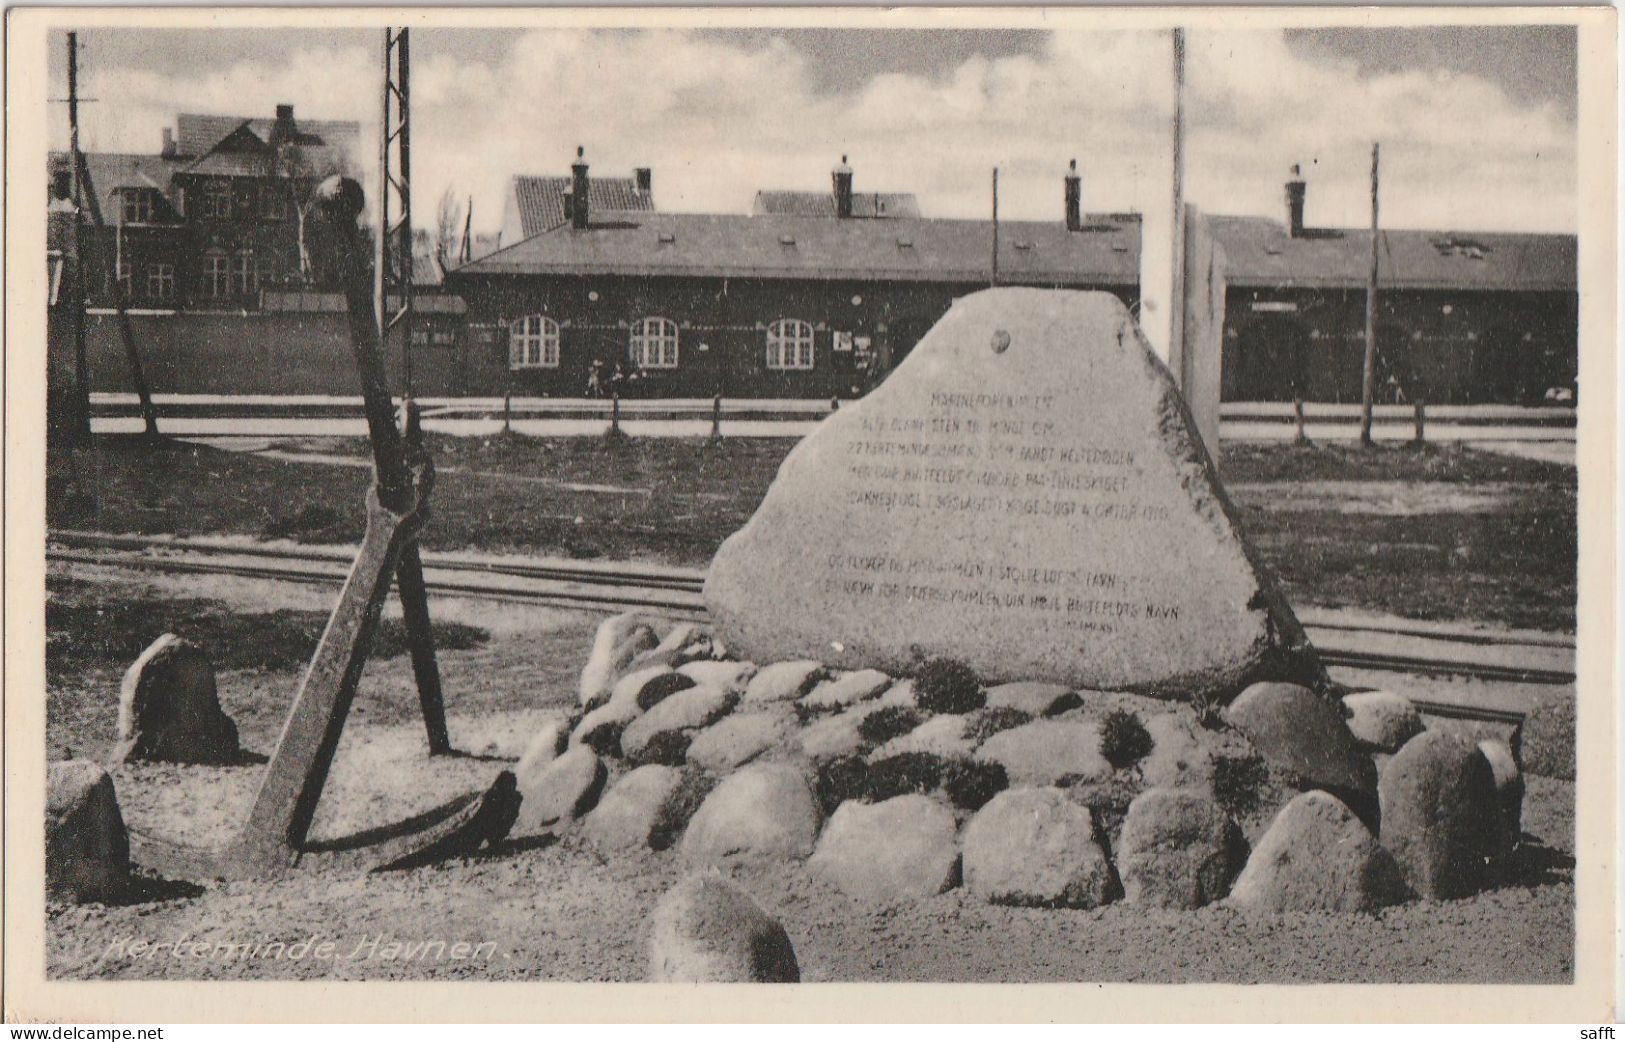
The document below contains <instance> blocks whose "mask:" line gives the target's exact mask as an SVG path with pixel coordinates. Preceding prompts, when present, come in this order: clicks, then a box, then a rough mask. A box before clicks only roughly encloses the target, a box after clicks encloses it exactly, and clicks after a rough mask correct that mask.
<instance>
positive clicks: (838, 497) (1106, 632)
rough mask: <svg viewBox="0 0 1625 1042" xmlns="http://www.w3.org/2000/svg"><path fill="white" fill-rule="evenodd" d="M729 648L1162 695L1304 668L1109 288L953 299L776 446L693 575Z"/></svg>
mask: <svg viewBox="0 0 1625 1042" xmlns="http://www.w3.org/2000/svg"><path fill="white" fill-rule="evenodd" d="M706 604H707V607H708V609H709V611H710V614H711V617H712V619H713V620H714V621H715V623H716V625H717V632H718V633H719V634H720V635H721V637H722V638H723V640H724V641H725V642H726V643H727V645H728V646H729V647H730V648H731V649H733V650H734V651H735V652H736V653H737V654H739V655H740V656H741V657H743V658H749V659H752V660H754V661H757V662H773V661H779V660H782V659H789V658H803V659H816V660H818V661H821V662H824V663H827V664H829V665H832V666H836V667H839V668H843V669H879V670H883V671H886V672H888V673H892V674H894V675H896V674H907V673H909V672H912V670H913V669H914V668H915V667H917V666H918V664H919V662H920V661H922V660H923V659H926V658H931V657H934V656H947V657H951V658H954V659H958V660H960V661H962V662H964V663H966V664H967V665H969V666H970V667H971V668H972V669H973V670H975V671H976V673H977V675H978V676H980V677H981V678H982V679H983V680H984V681H986V682H989V683H997V682H1001V681H1016V680H1043V681H1050V682H1054V683H1059V684H1066V685H1073V686H1082V687H1092V688H1100V689H1108V690H1126V691H1134V692H1140V693H1147V694H1156V695H1163V696H1167V697H1184V696H1188V695H1190V694H1192V693H1213V692H1224V693H1233V692H1234V691H1236V690H1239V689H1240V687H1242V686H1244V685H1245V684H1246V683H1248V682H1250V681H1254V680H1258V679H1262V678H1266V677H1268V678H1277V679H1286V678H1295V679H1297V680H1300V681H1302V682H1306V683H1310V684H1313V685H1317V686H1318V685H1319V684H1320V682H1321V681H1322V680H1323V678H1324V674H1323V672H1322V671H1321V669H1320V667H1319V665H1318V663H1317V662H1316V660H1315V658H1314V654H1313V650H1312V649H1311V648H1310V647H1309V645H1308V643H1307V640H1306V638H1305V637H1304V636H1303V631H1302V628H1301V627H1300V626H1299V625H1298V623H1297V620H1296V619H1295V618H1294V617H1293V615H1292V613H1291V610H1290V609H1289V608H1288V607H1287V606H1286V604H1285V603H1284V601H1282V600H1281V598H1280V597H1279V596H1278V594H1277V593H1276V591H1275V589H1274V587H1273V584H1272V583H1271V581H1270V580H1269V578H1268V577H1267V575H1266V574H1265V573H1264V572H1263V571H1262V570H1261V569H1260V568H1259V567H1257V566H1256V565H1255V564H1254V560H1253V555H1252V552H1251V550H1250V549H1249V547H1248V545H1247V544H1246V542H1245V540H1244V539H1243V538H1242V535H1241V532H1240V530H1239V528H1238V526H1237V523H1236V520H1235V516H1234V512H1233V509H1232V507H1231V506H1230V503H1229V502H1228V500H1227V499H1226V497H1225V495H1224V493H1223V491H1222V489H1221V488H1220V485H1219V481H1218V477H1217V474H1216V473H1215V471H1214V469H1213V464H1212V461H1211V460H1210V458H1209V456H1208V453H1207V451H1206V449H1205V448H1204V447H1203V445H1202V442H1201V440H1200V438H1199V437H1198V436H1197V435H1196V434H1195V433H1194V428H1193V425H1192V423H1191V421H1190V417H1189V413H1188V412H1187V410H1186V408H1185V405H1184V402H1183V400H1182V399H1181V398H1180V395H1179V392H1178V391H1177V390H1176V388H1175V386H1174V384H1173V381H1172V379H1171V377H1170V376H1169V374H1168V372H1167V369H1166V368H1165V367H1164V366H1163V365H1162V363H1161V362H1160V361H1159V360H1158V359H1157V357H1156V356H1155V355H1154V354H1153V353H1152V351H1151V349H1150V347H1149V346H1148V345H1147V344H1146V342H1145V340H1144V338H1143V337H1142V336H1141V334H1140V331H1139V329H1138V328H1137V327H1136V326H1135V324H1134V321H1133V319H1132V318H1131V317H1130V315H1129V313H1128V311H1127V310H1126V309H1125V308H1124V307H1123V305H1122V303H1121V302H1120V301H1119V300H1117V298H1115V297H1113V296H1111V295H1109V294H1105V293H1084V292H1076V291H1061V290H1039V289H1025V288H1000V289H991V290H985V291H982V292H979V293H974V294H971V295H970V296H967V297H964V298H961V299H960V300H959V301H958V302H957V303H955V304H954V306H953V307H952V308H951V309H950V310H949V312H948V314H947V315H946V316H944V318H943V319H942V320H941V321H940V322H939V323H938V324H937V325H936V326H935V327H934V328H933V329H932V330H931V332H930V333H929V334H928V335H927V336H926V337H925V339H924V340H922V341H921V342H920V344H919V345H918V346H917V347H916V348H915V349H914V350H913V352H912V353H910V354H909V356H908V357H907V359H905V360H904V361H903V362H902V363H901V364H900V365H899V366H898V367H897V369H896V370H895V371H894V372H893V373H892V375H891V377H890V378H889V379H887V381H886V382H885V383H884V384H883V385H882V386H880V387H879V388H877V389H876V390H874V391H873V392H871V393H870V394H869V395H868V396H867V397H865V398H864V399H862V400H861V401H859V402H857V403H855V404H854V405H852V406H851V407H849V408H843V409H842V410H840V411H839V412H838V413H836V414H834V415H833V416H831V417H830V418H829V419H828V420H826V421H825V422H824V423H823V424H821V425H820V426H819V427H818V429H817V430H816V431H815V432H814V433H813V434H811V435H810V436H809V437H807V438H806V439H805V440H804V441H802V442H801V444H800V445H798V446H797V447H796V449H795V450H794V451H793V452H792V453H791V454H790V455H789V457H788V458H787V459H786V460H785V462H784V464H783V466H782V467H781V468H780V469H779V473H778V476H777V479H776V480H775V481H774V483H773V486H772V487H771V488H770V489H769V490H768V494H767V496H766V498H765V499H764V500H763V503H762V505H761V507H760V508H759V509H758V510H757V512H756V514H755V516H754V517H753V518H752V519H751V521H750V522H749V523H748V524H747V525H746V526H745V527H744V528H743V529H741V530H740V531H739V532H737V533H735V534H734V535H733V536H731V537H730V538H729V539H728V540H727V542H725V543H724V544H723V546H722V548H721V549H720V550H719V551H718V553H717V556H716V559H715V561H714V562H713V563H712V565H711V570H710V574H709V576H708V578H707V582H706Z"/></svg>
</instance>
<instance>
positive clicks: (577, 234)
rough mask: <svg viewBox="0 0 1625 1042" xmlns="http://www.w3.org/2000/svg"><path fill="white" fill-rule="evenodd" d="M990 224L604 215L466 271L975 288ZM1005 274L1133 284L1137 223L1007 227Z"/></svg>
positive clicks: (985, 265) (984, 265) (1003, 232)
mask: <svg viewBox="0 0 1625 1042" xmlns="http://www.w3.org/2000/svg"><path fill="white" fill-rule="evenodd" d="M991 235H992V228H991V225H990V223H989V222H987V221H959V220H933V219H927V218H899V219H897V220H889V221H883V222H882V221H854V220H829V221H812V220H808V219H806V218H804V217H782V216H744V215H732V214H678V213H658V212H653V213H651V212H635V213H628V212H622V213H605V212H599V213H598V215H597V216H596V217H595V218H594V220H593V222H592V226H591V227H589V228H585V229H581V230H576V229H574V228H570V227H568V226H563V227H559V228H556V229H554V230H553V231H550V232H544V233H542V234H540V235H536V236H532V237H531V238H529V239H526V240H525V241H523V242H520V243H517V244H515V245H513V246H509V247H507V248H506V249H502V250H499V251H497V252H496V253H493V254H491V255H490V256H488V257H484V258H482V259H480V260H476V261H473V262H472V263H470V264H466V265H464V266H462V267H461V268H458V269H457V270H456V272H455V273H454V275H453V277H456V276H459V275H466V274H479V275H500V274H520V275H525V274H536V275H540V274H558V275H592V274H613V275H630V276H650V275H690V276H709V277H724V276H726V277H735V278H813V279H847V278H852V279H887V280H914V281H920V280H929V281H941V282H977V281H981V280H985V279H987V278H988V275H989V261H990V256H989V251H990V246H991ZM999 241H1000V249H999V273H1000V277H1001V278H1002V279H1007V280H1009V281H1011V282H1031V283H1040V284H1044V283H1059V284H1066V285H1079V284H1091V285H1113V286H1134V285H1137V284H1138V283H1139V277H1140V220H1139V218H1138V217H1137V216H1132V215H1130V216H1122V215H1114V216H1110V217H1105V216H1099V217H1091V218H1090V219H1089V224H1088V228H1087V230H1085V231H1079V232H1069V231H1067V230H1066V227H1065V225H1063V224H1061V223H1060V222H1058V221H1055V222H1041V221H1006V222H1002V223H1001V224H1000V226H999Z"/></svg>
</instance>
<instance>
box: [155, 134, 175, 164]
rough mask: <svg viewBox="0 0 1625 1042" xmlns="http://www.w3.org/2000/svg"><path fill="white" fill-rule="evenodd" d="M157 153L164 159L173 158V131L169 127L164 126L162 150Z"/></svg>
mask: <svg viewBox="0 0 1625 1042" xmlns="http://www.w3.org/2000/svg"><path fill="white" fill-rule="evenodd" d="M159 155H161V156H163V157H164V158H165V159H174V158H175V131H174V129H173V128H171V127H165V128H164V150H163V151H162V152H160V153H159Z"/></svg>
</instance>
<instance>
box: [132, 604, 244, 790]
mask: <svg viewBox="0 0 1625 1042" xmlns="http://www.w3.org/2000/svg"><path fill="white" fill-rule="evenodd" d="M241 757H242V750H241V749H240V748H239V747H238V744H237V725H236V724H235V723H234V722H233V721H232V719H231V717H229V716H227V715H226V711H225V710H224V709H221V708H220V696H219V693H218V692H217V691H216V690H215V684H214V665H213V664H212V663H211V662H210V661H209V657H208V656H207V655H205V654H204V653H203V649H202V648H200V647H198V646H197V645H196V644H193V643H192V642H191V641H188V640H182V639H181V638H179V637H177V636H175V634H173V633H166V634H164V635H163V636H161V637H159V638H158V639H157V640H155V641H153V642H152V643H151V644H150V645H148V647H147V650H145V651H143V652H142V653H141V655H140V657H139V658H137V659H136V660H135V662H134V663H133V664H132V665H131V666H130V668H129V670H128V671H127V672H126V673H125V674H124V682H123V683H122V684H121V685H120V686H119V702H118V743H117V744H116V745H115V746H114V747H113V754H112V761H113V762H114V763H127V762H137V761H152V762H163V763H203V764H229V763H236V762H238V761H239V760H240V759H241Z"/></svg>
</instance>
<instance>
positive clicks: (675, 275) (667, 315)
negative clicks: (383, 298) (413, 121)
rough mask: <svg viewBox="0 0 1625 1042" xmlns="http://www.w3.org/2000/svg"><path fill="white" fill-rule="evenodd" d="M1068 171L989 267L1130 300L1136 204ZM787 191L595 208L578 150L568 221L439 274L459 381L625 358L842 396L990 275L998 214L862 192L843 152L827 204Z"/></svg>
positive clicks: (641, 382) (1136, 249) (702, 375)
mask: <svg viewBox="0 0 1625 1042" xmlns="http://www.w3.org/2000/svg"><path fill="white" fill-rule="evenodd" d="M634 180H636V179H634ZM1058 187H1060V186H1058ZM1064 187H1065V191H1064V193H1058V194H1062V195H1063V197H1064V199H1065V200H1066V206H1065V208H1063V209H1062V211H1061V212H1060V213H1059V214H1058V215H1057V216H1058V219H1057V220H1055V221H1051V222H1044V221H1005V222H1001V223H1000V225H999V234H998V247H997V250H998V254H997V255H998V262H997V263H998V281H999V283H1000V284H1008V285H1029V286H1050V287H1066V288H1075V289H1097V290H1105V291H1108V292H1112V293H1115V294H1117V295H1118V296H1119V297H1121V298H1122V299H1123V300H1124V301H1125V303H1127V304H1129V305H1130V306H1134V305H1135V304H1137V302H1138V298H1139V270H1140V219H1139V217H1138V216H1136V215H1124V214H1113V215H1085V214H1083V213H1082V210H1081V205H1080V201H1081V192H1080V191H1079V188H1078V180H1077V177H1076V174H1075V173H1074V174H1073V175H1071V177H1069V178H1068V180H1067V184H1066V185H1065V186H1064ZM783 195H784V193H774V194H768V193H764V196H766V198H764V197H762V196H759V197H758V200H757V205H756V210H757V212H756V213H753V214H750V215H743V214H741V215H731V214H678V213H662V212H660V211H658V210H655V209H654V208H653V206H652V203H651V204H650V205H649V206H648V207H646V208H640V209H632V210H625V209H621V210H602V209H598V208H596V207H595V205H594V203H595V201H597V200H599V199H601V198H603V195H602V194H601V193H600V191H599V190H598V189H597V187H596V182H595V181H594V179H593V178H591V177H590V176H589V170H588V165H587V163H586V161H585V159H583V158H581V157H580V156H579V155H578V157H577V160H576V163H575V164H574V166H573V168H572V175H571V181H570V186H569V191H568V198H569V204H568V207H567V218H568V219H565V220H561V221H559V222H558V223H556V224H553V225H552V226H551V227H547V228H545V229H544V230H542V231H540V232H538V233H537V234H533V235H530V236H528V237H527V238H525V239H524V240H523V241H520V242H517V243H512V244H510V245H508V246H506V247H505V248H503V249H501V250H498V251H497V252H495V253H493V254H490V255H489V256H485V257H482V258H478V259H476V260H474V261H473V262H472V263H469V264H466V265H463V266H461V267H459V268H457V269H455V270H453V271H450V272H448V273H447V275H446V281H445V286H446V288H447V289H448V290H449V291H451V292H455V293H457V294H459V295H460V296H462V297H463V299H464V300H465V301H466V303H467V308H468V314H467V321H468V329H467V347H466V350H465V353H464V365H465V367H466V368H465V372H464V380H463V382H464V384H465V386H468V387H470V388H478V389H479V390H478V391H476V392H472V393H492V392H493V391H496V392H498V393H500V392H502V391H511V392H512V393H515V394H539V395H557V396H579V395H581V394H583V393H587V391H588V388H589V387H590V386H591V385H592V384H593V382H594V377H595V374H596V376H597V379H598V383H599V385H600V386H606V387H607V385H608V384H609V383H610V382H611V380H612V378H613V374H614V373H615V372H616V370H617V369H619V370H620V371H621V372H622V373H623V376H624V380H623V381H622V382H621V383H619V384H616V386H618V387H620V388H622V389H623V391H624V393H627V394H629V395H638V396H676V397H686V396H701V395H703V396H708V395H711V394H713V393H719V392H720V393H723V394H726V395H729V396H735V397H830V396H833V395H851V394H854V393H858V392H861V391H862V390H865V389H867V387H868V386H870V385H871V384H872V383H873V382H874V380H876V379H877V378H878V377H879V376H880V375H881V374H883V373H884V372H886V371H887V370H888V369H889V368H890V367H891V366H892V365H894V364H896V362H897V361H899V360H900V359H901V358H902V357H903V356H904V355H906V354H907V353H908V351H909V350H910V349H912V348H913V346H914V344H915V343H916V342H917V341H918V340H919V339H920V337H921V336H923V335H924V334H925V332H926V331H927V330H929V329H930V328H931V326H932V325H933V324H934V323H935V322H936V320H937V319H938V318H940V317H941V316H942V314H943V312H944V311H946V310H947V308H948V306H949V305H950V304H951V303H952V302H953V300H954V299H955V298H956V297H959V296H962V295H964V294H966V293H970V292H974V291H975V290H978V289H981V288H984V287H986V286H987V285H989V284H990V282H991V281H992V279H993V271H992V268H993V249H994V237H993V225H992V224H991V222H989V221H976V220H943V219H932V218H924V217H919V216H907V215H900V214H899V212H898V211H899V210H901V211H902V212H903V214H907V213H908V212H909V207H908V205H903V204H899V205H898V206H896V207H894V208H887V207H884V206H875V205H872V203H873V201H874V200H875V199H877V198H879V197H877V196H875V195H874V194H870V195H869V196H867V197H864V196H860V195H858V194H856V193H854V191H853V174H852V171H851V169H850V168H849V167H847V166H846V164H845V162H844V158H843V162H842V164H841V165H840V166H839V167H837V168H836V169H835V171H834V172H833V174H832V191H831V193H830V195H829V197H828V200H829V201H828V205H827V207H825V206H824V205H823V204H822V203H819V204H816V205H813V204H809V203H807V202H806V201H804V200H803V201H801V202H799V203H795V204H794V205H791V204H788V203H782V202H781V201H780V200H782V196H783ZM860 198H868V199H869V200H870V201H871V202H870V204H866V205H862V206H860V205H858V204H857V200H859V199H860ZM583 199H585V200H586V201H587V205H586V206H580V205H577V201H578V200H583ZM910 204H911V200H910ZM780 206H783V207H785V208H788V209H790V210H791V211H792V212H765V211H766V210H769V209H774V208H776V207H780ZM888 209H889V212H879V211H885V210H888ZM881 217H884V219H876V218H881Z"/></svg>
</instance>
